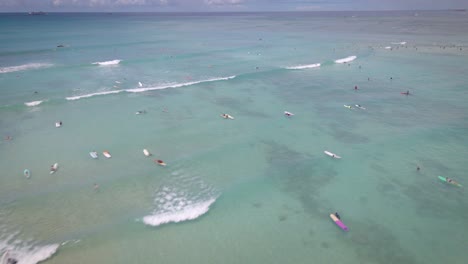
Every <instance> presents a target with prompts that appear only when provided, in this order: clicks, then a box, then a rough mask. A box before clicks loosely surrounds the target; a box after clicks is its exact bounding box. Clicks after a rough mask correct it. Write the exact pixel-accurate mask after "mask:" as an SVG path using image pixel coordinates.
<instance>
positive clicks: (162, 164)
mask: <svg viewBox="0 0 468 264" xmlns="http://www.w3.org/2000/svg"><path fill="white" fill-rule="evenodd" d="M154 162H156V163H157V164H158V165H161V166H163V167H164V166H166V163H164V161H162V160H154Z"/></svg>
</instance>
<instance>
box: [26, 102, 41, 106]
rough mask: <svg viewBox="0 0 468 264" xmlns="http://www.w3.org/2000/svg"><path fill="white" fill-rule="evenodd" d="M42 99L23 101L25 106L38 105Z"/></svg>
mask: <svg viewBox="0 0 468 264" xmlns="http://www.w3.org/2000/svg"><path fill="white" fill-rule="evenodd" d="M42 102H44V101H32V102H26V103H24V104H25V105H26V106H37V105H40V104H41V103H42Z"/></svg>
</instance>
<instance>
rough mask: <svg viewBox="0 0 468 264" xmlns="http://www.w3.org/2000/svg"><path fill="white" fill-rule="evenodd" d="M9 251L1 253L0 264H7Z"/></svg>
mask: <svg viewBox="0 0 468 264" xmlns="http://www.w3.org/2000/svg"><path fill="white" fill-rule="evenodd" d="M10 257H11V256H10V251H8V250H7V251H5V253H3V255H2V258H1V259H0V264H8V258H10Z"/></svg>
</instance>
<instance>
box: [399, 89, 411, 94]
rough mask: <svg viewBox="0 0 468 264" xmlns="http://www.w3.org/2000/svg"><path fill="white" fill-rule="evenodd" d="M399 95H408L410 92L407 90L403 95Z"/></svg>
mask: <svg viewBox="0 0 468 264" xmlns="http://www.w3.org/2000/svg"><path fill="white" fill-rule="evenodd" d="M401 94H404V95H409V94H410V92H409V90H407V91H406V92H404V93H401Z"/></svg>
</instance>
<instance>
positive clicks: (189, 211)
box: [143, 198, 216, 226]
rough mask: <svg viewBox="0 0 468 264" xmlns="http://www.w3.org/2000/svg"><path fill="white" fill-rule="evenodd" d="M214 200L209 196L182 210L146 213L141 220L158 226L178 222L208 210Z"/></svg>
mask: <svg viewBox="0 0 468 264" xmlns="http://www.w3.org/2000/svg"><path fill="white" fill-rule="evenodd" d="M215 201H216V198H211V199H209V200H207V201H203V202H198V203H195V204H192V205H189V206H186V207H185V208H184V209H182V210H178V211H169V212H162V213H156V214H153V215H147V216H145V217H143V222H144V223H145V224H147V225H151V226H159V225H162V224H166V223H179V222H183V221H187V220H193V219H196V218H198V217H199V216H201V215H204V214H205V213H206V212H208V210H209V209H210V206H211V205H212V204H213V203H214V202H215Z"/></svg>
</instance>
